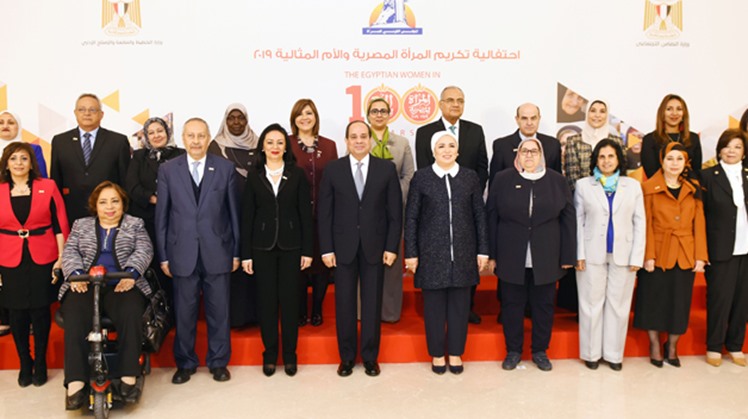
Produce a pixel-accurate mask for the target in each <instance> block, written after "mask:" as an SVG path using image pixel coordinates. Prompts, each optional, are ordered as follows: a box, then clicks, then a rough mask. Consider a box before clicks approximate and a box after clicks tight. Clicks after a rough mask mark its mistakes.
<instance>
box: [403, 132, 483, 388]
mask: <svg viewBox="0 0 748 419" xmlns="http://www.w3.org/2000/svg"><path fill="white" fill-rule="evenodd" d="M458 147H459V145H458V141H457V138H455V136H454V135H452V134H450V133H449V132H448V131H441V132H437V133H435V134H434V135H433V136H432V137H431V150H432V151H433V154H434V159H435V163H434V164H433V165H431V166H430V167H426V168H423V169H421V170H419V171H418V172H416V174H415V177H414V178H413V181H412V182H411V183H410V192H409V193H408V204H407V207H406V209H405V266H406V268H408V269H410V270H411V271H412V272H413V273H414V274H415V286H416V288H421V289H422V295H423V305H424V307H423V311H424V313H423V317H424V321H425V325H426V343H427V344H428V350H429V355H431V356H432V357H433V360H432V362H431V370H432V371H433V372H435V373H436V374H444V372H445V371H446V370H447V365H446V359H445V358H444V350H445V347H446V349H447V352H448V353H449V371H450V372H452V373H453V374H460V373H461V372H462V371H463V366H462V359H461V356H462V354H463V352H465V341H466V340H467V329H468V314H469V312H470V287H471V286H474V285H477V284H478V281H479V280H480V275H479V271H481V270H483V269H485V268H486V267H487V265H488V236H487V235H486V214H485V211H484V208H483V193H482V191H481V189H480V184H479V180H478V175H477V174H476V173H475V172H474V171H472V170H462V168H461V167H460V165H459V164H457V162H456V160H457V149H458ZM445 325H446V333H445ZM445 334H446V342H447V344H446V346H445Z"/></svg>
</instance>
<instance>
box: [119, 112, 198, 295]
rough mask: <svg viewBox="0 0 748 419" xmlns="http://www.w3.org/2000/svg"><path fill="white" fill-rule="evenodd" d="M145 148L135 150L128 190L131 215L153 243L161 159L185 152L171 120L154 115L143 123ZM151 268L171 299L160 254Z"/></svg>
mask: <svg viewBox="0 0 748 419" xmlns="http://www.w3.org/2000/svg"><path fill="white" fill-rule="evenodd" d="M143 136H144V138H143V144H142V146H143V147H142V148H140V149H139V150H135V152H134V153H133V155H132V160H131V161H130V165H129V166H128V167H127V177H126V178H125V185H124V186H125V190H126V191H127V194H128V195H129V197H130V199H131V200H130V209H129V211H128V212H129V213H130V215H133V216H135V217H138V218H141V219H143V221H144V222H145V229H146V231H147V232H148V237H149V238H150V239H151V243H156V236H155V225H154V221H153V220H154V216H155V213H156V202H157V201H158V197H157V196H156V178H157V177H158V168H159V167H160V166H161V164H162V163H165V162H166V161H168V160H171V159H173V158H175V157H177V156H181V155H182V154H184V149H182V148H179V147H177V146H176V144H175V143H174V139H173V138H172V136H171V129H169V124H167V123H166V121H164V120H163V119H161V118H158V117H153V118H150V119H148V120H147V121H145V123H144V124H143ZM151 268H153V271H154V272H156V276H157V277H158V282H159V284H160V285H161V288H163V289H165V290H166V293H167V296H168V300H169V302H170V303H171V301H172V295H173V294H172V282H171V280H170V279H169V278H167V277H166V276H165V275H164V273H163V271H162V270H161V267H160V266H159V263H158V260H157V258H153V261H152V262H151Z"/></svg>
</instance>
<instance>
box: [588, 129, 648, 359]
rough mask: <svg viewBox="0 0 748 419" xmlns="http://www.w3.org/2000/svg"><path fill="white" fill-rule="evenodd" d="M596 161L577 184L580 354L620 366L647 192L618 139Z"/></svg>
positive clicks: (598, 149)
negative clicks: (632, 173)
mask: <svg viewBox="0 0 748 419" xmlns="http://www.w3.org/2000/svg"><path fill="white" fill-rule="evenodd" d="M592 162H594V164H595V166H594V168H593V169H592V176H588V177H585V178H582V179H579V180H578V181H577V182H576V187H575V189H574V191H575V192H574V206H575V208H576V210H577V266H576V269H577V286H578V293H579V356H580V358H582V360H583V361H584V364H585V365H586V366H587V368H590V369H593V370H594V369H597V367H598V365H599V362H600V360H601V359H604V360H605V361H607V362H608V365H609V366H610V368H612V369H613V370H614V371H620V370H621V368H623V349H624V346H625V345H626V331H627V329H628V325H629V313H630V311H631V299H632V296H633V294H634V282H635V280H636V271H638V270H639V268H641V267H642V266H643V264H644V248H645V246H644V243H645V240H646V235H647V229H646V215H645V213H644V196H643V194H642V188H641V185H640V184H639V182H637V181H636V180H634V179H631V178H628V177H625V173H626V168H625V167H623V166H622V165H623V149H622V148H621V146H620V145H619V144H618V141H616V140H613V139H608V138H606V139H603V140H601V141H600V142H599V143H597V145H596V146H595V149H594V150H593V151H592ZM622 167H623V170H622V169H621V168H622Z"/></svg>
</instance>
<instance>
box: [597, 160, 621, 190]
mask: <svg viewBox="0 0 748 419" xmlns="http://www.w3.org/2000/svg"><path fill="white" fill-rule="evenodd" d="M593 173H594V174H595V181H597V182H600V183H601V184H602V185H603V190H604V191H605V192H607V193H613V192H615V191H616V188H617V187H618V174H619V170H616V171H615V173H613V174H612V175H610V176H605V175H603V172H601V171H600V169H598V168H597V166H596V167H595V169H594V172H593Z"/></svg>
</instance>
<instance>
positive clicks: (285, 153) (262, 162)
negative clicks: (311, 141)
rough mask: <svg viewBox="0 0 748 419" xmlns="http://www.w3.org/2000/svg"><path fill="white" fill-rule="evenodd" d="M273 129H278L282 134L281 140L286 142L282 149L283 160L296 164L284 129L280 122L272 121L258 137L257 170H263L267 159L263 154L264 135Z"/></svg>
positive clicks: (286, 162)
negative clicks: (258, 164)
mask: <svg viewBox="0 0 748 419" xmlns="http://www.w3.org/2000/svg"><path fill="white" fill-rule="evenodd" d="M273 131H278V132H280V133H282V134H283V140H284V141H285V142H286V149H285V150H283V162H284V163H285V164H296V157H295V156H294V155H293V151H292V150H291V144H289V142H288V133H287V132H286V130H285V129H284V128H283V127H282V126H281V124H278V123H274V124H270V125H268V126H267V127H265V129H264V130H262V133H261V134H260V139H259V141H257V151H258V152H257V153H256V154H257V156H258V157H257V159H258V161H259V163H260V167H258V170H265V163H267V161H268V159H267V156H266V155H265V137H267V135H268V134H269V133H271V132H273Z"/></svg>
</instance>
